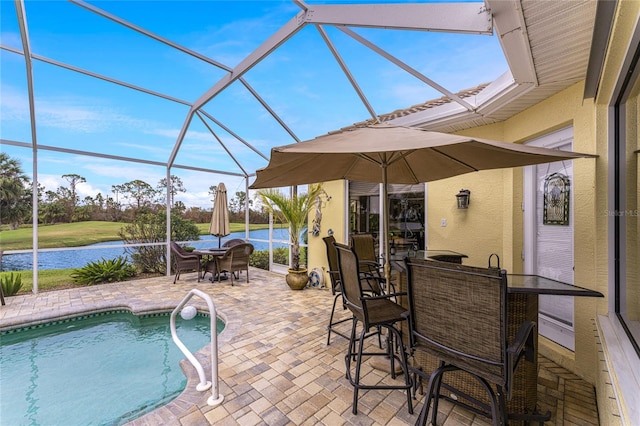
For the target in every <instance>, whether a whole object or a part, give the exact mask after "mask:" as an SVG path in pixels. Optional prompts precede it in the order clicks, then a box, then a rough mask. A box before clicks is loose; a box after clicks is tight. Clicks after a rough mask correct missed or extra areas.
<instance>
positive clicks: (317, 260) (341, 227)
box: [307, 180, 346, 318]
mask: <svg viewBox="0 0 640 426" xmlns="http://www.w3.org/2000/svg"><path fill="white" fill-rule="evenodd" d="M322 187H323V188H324V190H325V192H326V193H327V195H328V196H330V197H331V200H329V201H328V202H327V203H325V205H324V207H323V208H322V221H321V222H320V235H319V236H317V237H314V236H313V235H311V234H309V250H308V253H309V254H308V261H307V264H308V265H307V266H308V268H309V270H311V269H313V268H322V270H323V271H324V282H325V286H326V287H328V288H331V282H330V281H329V275H328V274H327V271H328V268H329V265H328V263H327V252H326V248H325V245H324V241H323V240H322V238H323V237H326V236H327V235H328V231H329V229H331V230H333V232H334V234H333V236H334V237H335V239H336V241H338V242H344V241H345V238H346V237H345V236H346V229H345V217H344V214H345V211H346V210H345V206H346V204H345V203H346V201H345V199H346V191H345V188H346V185H345V182H344V181H341V180H340V181H332V182H325V183H323V184H322ZM314 217H315V213H312V214H311V215H310V217H309V229H312V228H313V223H312V222H311V221H312V220H313V219H314ZM327 318H328V317H327Z"/></svg>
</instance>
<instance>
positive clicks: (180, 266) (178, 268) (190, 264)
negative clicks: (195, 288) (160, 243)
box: [170, 241, 200, 284]
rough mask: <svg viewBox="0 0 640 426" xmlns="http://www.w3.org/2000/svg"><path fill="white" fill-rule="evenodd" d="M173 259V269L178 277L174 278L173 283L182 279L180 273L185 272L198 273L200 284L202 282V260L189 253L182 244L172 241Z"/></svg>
mask: <svg viewBox="0 0 640 426" xmlns="http://www.w3.org/2000/svg"><path fill="white" fill-rule="evenodd" d="M170 246H171V259H172V260H173V268H174V269H175V272H176V275H175V277H173V283H174V284H175V283H176V280H178V279H179V278H180V273H181V272H183V271H193V270H195V271H197V272H198V282H199V281H200V258H199V257H198V256H197V255H195V254H192V253H189V252H188V251H186V250H185V249H183V248H182V247H180V244H178V243H176V242H175V241H171V243H170Z"/></svg>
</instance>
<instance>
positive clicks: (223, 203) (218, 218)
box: [209, 182, 231, 247]
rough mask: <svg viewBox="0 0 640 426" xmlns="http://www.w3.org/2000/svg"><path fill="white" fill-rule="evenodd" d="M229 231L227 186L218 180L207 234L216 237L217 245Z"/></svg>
mask: <svg viewBox="0 0 640 426" xmlns="http://www.w3.org/2000/svg"><path fill="white" fill-rule="evenodd" d="M230 233H231V230H230V228H229V209H228V207H227V188H226V187H225V186H224V183H222V182H220V184H219V185H218V189H217V190H216V199H215V201H214V202H213V212H212V213H211V225H209V234H211V235H213V236H214V237H218V247H220V239H221V238H222V237H226V236H227V235H229V234H230Z"/></svg>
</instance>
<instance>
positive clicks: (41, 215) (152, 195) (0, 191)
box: [0, 152, 269, 229]
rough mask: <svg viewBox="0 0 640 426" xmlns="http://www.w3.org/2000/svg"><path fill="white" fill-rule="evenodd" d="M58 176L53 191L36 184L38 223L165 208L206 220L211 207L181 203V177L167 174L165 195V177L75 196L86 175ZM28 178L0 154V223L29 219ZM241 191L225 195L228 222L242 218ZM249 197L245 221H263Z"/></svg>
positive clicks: (212, 190) (127, 217)
mask: <svg viewBox="0 0 640 426" xmlns="http://www.w3.org/2000/svg"><path fill="white" fill-rule="evenodd" d="M62 178H63V179H64V180H66V181H67V182H68V185H67V186H62V185H61V186H59V187H58V188H56V189H55V190H51V189H47V188H45V187H44V186H43V185H41V184H40V183H38V187H37V197H38V223H39V224H55V223H70V222H81V221H90V220H92V221H93V220H97V221H112V222H133V221H135V219H136V218H137V217H139V216H140V215H146V214H157V213H159V212H163V211H165V209H166V205H167V203H169V205H170V206H171V212H172V214H177V215H179V216H181V217H182V218H183V219H186V220H191V221H192V222H194V223H206V222H208V221H209V220H210V219H211V209H202V208H199V207H187V206H185V205H184V203H183V202H181V201H179V200H176V199H175V198H176V196H177V195H178V194H180V193H184V192H186V191H187V190H186V188H185V186H184V183H183V182H182V180H181V179H180V178H179V177H177V176H174V175H171V176H170V190H169V193H168V194H167V190H166V188H167V179H166V178H163V179H160V181H158V183H157V184H156V185H155V186H153V185H151V184H149V183H147V182H145V181H143V180H139V179H135V180H132V181H129V182H124V183H122V184H119V185H112V186H111V190H112V194H111V195H108V194H107V195H104V194H102V193H101V192H98V193H97V194H96V195H95V196H85V197H84V198H82V199H81V198H80V196H79V195H78V185H80V184H82V183H86V179H85V178H84V177H83V176H80V175H78V174H73V173H71V174H65V175H62ZM33 191H34V188H33V182H32V181H31V180H30V179H29V178H28V176H27V175H26V174H25V173H24V172H23V170H22V166H21V164H20V161H19V160H16V159H13V158H11V157H10V156H8V155H7V154H6V153H1V152H0V225H7V226H8V227H9V229H17V228H18V227H19V226H20V225H22V224H25V223H32V221H33V219H32V218H33ZM216 192H217V187H216V186H215V185H212V186H210V187H209V191H208V195H210V196H211V200H214V199H215V196H216ZM246 201H247V194H246V193H245V192H244V191H238V192H236V193H235V195H234V196H233V197H232V198H230V199H229V202H228V204H229V218H230V221H231V222H244V221H245V205H246ZM253 205H254V203H253V200H249V218H250V222H251V223H268V220H269V216H268V213H267V212H266V211H265V210H264V209H259V211H256V210H254V209H252V207H253Z"/></svg>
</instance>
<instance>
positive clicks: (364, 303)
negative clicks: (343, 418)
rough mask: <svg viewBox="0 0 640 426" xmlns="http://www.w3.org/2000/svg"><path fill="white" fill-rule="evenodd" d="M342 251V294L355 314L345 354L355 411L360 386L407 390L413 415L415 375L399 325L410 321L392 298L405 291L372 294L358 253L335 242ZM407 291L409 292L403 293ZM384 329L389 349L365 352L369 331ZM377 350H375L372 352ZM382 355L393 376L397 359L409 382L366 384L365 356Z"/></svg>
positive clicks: (340, 264)
mask: <svg viewBox="0 0 640 426" xmlns="http://www.w3.org/2000/svg"><path fill="white" fill-rule="evenodd" d="M334 246H335V247H336V249H337V253H338V269H339V271H340V282H341V284H342V294H343V295H344V302H345V304H346V305H347V308H348V309H349V310H350V311H351V312H352V313H353V318H352V327H351V338H350V341H349V349H348V351H347V355H346V356H345V363H346V377H347V379H348V380H349V382H350V383H351V385H352V386H353V410H352V411H353V414H358V392H359V390H360V389H404V390H405V391H406V392H407V405H408V408H409V413H410V414H413V405H412V402H411V398H412V396H411V387H412V383H411V377H410V375H409V370H408V365H407V354H406V352H405V350H404V346H403V340H402V335H401V334H400V331H399V330H398V328H396V327H395V324H396V323H398V322H401V321H404V320H406V309H405V308H403V307H402V306H400V305H399V304H397V303H395V302H393V301H392V300H391V298H392V297H395V296H400V295H401V294H384V295H377V296H375V295H374V296H371V295H367V294H366V291H365V290H364V289H363V285H362V283H363V279H362V276H361V274H360V271H359V266H358V265H359V262H358V255H357V254H356V252H355V250H354V249H352V248H351V247H349V246H346V245H343V244H338V243H334ZM403 294H406V293H403ZM358 321H360V322H361V323H362V327H361V328H362V330H361V332H360V337H359V338H358V339H356V328H357V325H358ZM378 327H381V328H384V329H386V330H387V346H386V350H385V351H378V352H364V345H365V339H366V338H367V337H369V336H372V335H374V334H376V335H378V336H379V333H369V330H370V329H371V328H378ZM372 350H373V349H371V351H372ZM373 356H381V357H384V358H386V359H388V360H389V362H390V364H391V365H390V367H391V368H390V371H391V377H392V378H395V376H396V368H395V363H396V361H397V362H399V363H400V366H401V367H402V370H403V373H404V377H405V384H404V385H386V384H377V385H369V384H364V383H362V382H361V380H360V366H361V363H362V361H363V358H364V357H373ZM352 361H355V363H356V365H355V375H354V374H352V371H351V362H352Z"/></svg>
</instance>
